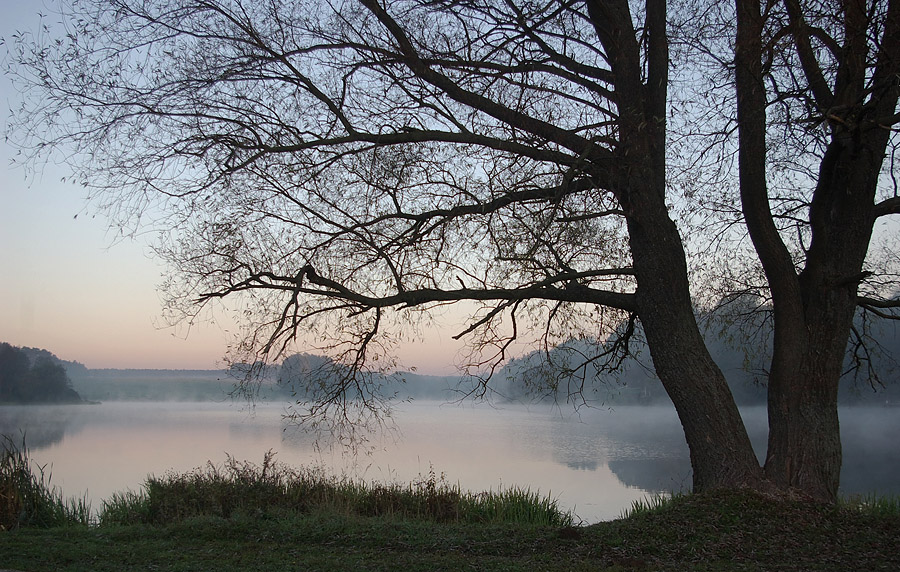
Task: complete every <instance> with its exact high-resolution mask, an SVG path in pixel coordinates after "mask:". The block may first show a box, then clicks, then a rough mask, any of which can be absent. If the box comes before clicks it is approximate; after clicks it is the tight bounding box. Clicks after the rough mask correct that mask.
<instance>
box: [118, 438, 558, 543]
mask: <svg viewBox="0 0 900 572" xmlns="http://www.w3.org/2000/svg"><path fill="white" fill-rule="evenodd" d="M311 512H329V513H337V514H342V515H358V516H374V517H388V518H398V519H420V520H421V519H424V520H433V521H436V522H462V523H467V522H479V523H517V524H532V525H547V526H569V525H571V524H572V521H573V516H572V514H571V513H568V512H564V511H562V510H560V509H559V507H558V505H557V502H556V500H555V499H553V498H551V497H549V496H542V495H540V494H539V493H537V492H534V491H531V490H530V489H521V488H516V487H511V488H506V489H500V490H498V491H496V492H493V491H490V492H486V493H477V494H476V493H470V492H466V491H463V490H461V488H460V487H459V485H458V484H457V485H451V484H450V483H448V482H447V479H446V477H445V476H444V475H443V474H441V475H440V476H438V475H436V474H435V471H434V469H433V468H432V469H431V470H430V471H429V473H428V474H427V475H425V476H421V475H420V477H419V478H418V479H416V480H414V481H413V482H411V483H408V484H400V483H366V482H362V481H358V480H355V479H351V478H349V477H346V476H342V477H338V476H333V475H328V474H327V473H326V472H325V470H324V469H322V468H318V467H301V468H294V467H290V466H287V465H284V464H281V463H277V462H275V460H274V453H272V452H271V451H269V452H268V453H266V455H265V456H264V458H263V462H262V464H260V465H256V464H253V463H250V462H247V461H236V460H235V459H233V458H232V457H227V461H226V462H225V464H224V465H223V466H216V465H213V464H211V463H208V464H207V465H206V466H205V467H203V468H200V469H196V470H194V471H191V472H188V473H181V474H177V473H167V474H165V475H163V476H162V477H150V478H148V479H147V481H146V482H145V483H144V487H143V490H142V491H140V492H131V491H129V492H127V493H121V494H118V495H114V496H113V497H112V498H111V499H109V500H107V501H105V502H104V503H103V508H102V510H101V513H100V524H101V525H105V524H135V523H149V524H167V523H172V522H179V521H183V520H185V519H189V518H193V517H207V516H213V517H221V518H232V517H236V516H242V517H253V518H277V517H279V516H284V515H289V514H304V513H311Z"/></svg>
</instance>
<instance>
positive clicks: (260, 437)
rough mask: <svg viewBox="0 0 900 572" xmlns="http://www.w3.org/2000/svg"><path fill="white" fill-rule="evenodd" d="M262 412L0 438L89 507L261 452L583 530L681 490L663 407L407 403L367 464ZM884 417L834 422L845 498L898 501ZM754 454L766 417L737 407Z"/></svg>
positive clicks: (38, 416) (89, 416)
mask: <svg viewBox="0 0 900 572" xmlns="http://www.w3.org/2000/svg"><path fill="white" fill-rule="evenodd" d="M282 413H283V409H282V406H280V405H277V404H271V403H269V404H263V405H261V406H259V407H257V408H256V409H255V410H254V411H253V412H252V414H251V412H249V411H247V410H246V409H244V408H242V407H240V406H238V405H234V404H228V403H125V402H107V403H104V404H101V405H79V406H28V407H18V406H14V407H10V406H4V407H0V432H2V433H4V434H8V435H12V436H13V437H15V436H20V435H21V434H22V432H25V434H26V437H27V442H28V446H29V448H30V449H31V451H32V455H33V457H34V458H35V460H36V461H37V462H38V463H41V464H45V463H47V464H50V465H52V474H53V482H54V484H56V485H57V486H60V487H61V488H62V489H63V491H64V492H65V493H66V494H67V495H72V496H77V495H81V494H84V493H85V492H86V491H87V492H89V493H90V497H91V498H92V499H93V500H94V504H95V508H98V507H99V503H100V499H104V498H109V497H110V496H111V495H112V493H113V492H117V491H122V490H125V489H128V488H130V489H136V488H138V487H139V486H140V485H141V483H142V482H143V481H144V479H145V478H146V476H147V475H148V474H151V473H152V474H162V473H164V472H165V471H167V470H170V469H171V470H175V471H188V470H191V469H194V468H196V467H198V466H202V465H203V464H204V463H205V462H206V461H207V460H209V461H211V462H213V463H222V462H223V461H224V460H225V455H226V453H227V454H229V455H231V456H233V457H235V458H237V459H242V460H243V459H246V460H250V461H255V462H259V461H261V460H262V457H263V455H264V454H265V452H266V451H267V450H269V449H273V450H275V451H277V453H278V456H277V459H278V460H280V461H282V462H285V463H288V464H291V465H311V464H312V465H325V466H327V467H329V468H330V469H331V470H332V471H333V472H335V473H337V474H342V473H343V474H347V475H351V476H355V477H358V478H362V479H366V480H379V481H403V482H408V481H411V480H415V479H417V478H419V477H420V476H421V475H425V474H427V473H428V471H429V470H430V469H431V468H432V467H433V468H434V470H435V471H437V472H438V473H440V472H442V471H443V472H445V473H446V477H447V479H448V480H449V481H450V482H452V483H459V484H460V486H462V487H463V488H466V489H470V490H487V489H495V490H496V489H497V488H498V487H499V486H508V485H513V484H516V485H521V486H527V487H530V488H531V489H532V490H535V489H536V490H539V491H541V492H542V493H549V494H552V495H553V496H556V497H558V498H559V501H560V504H561V505H562V506H564V507H565V508H574V509H575V511H576V513H577V514H578V515H579V516H580V517H581V518H583V519H584V520H585V521H587V522H594V521H597V520H602V519H609V518H615V517H617V516H618V515H619V514H621V512H622V510H623V509H625V508H627V507H629V506H630V505H631V503H632V502H633V501H634V500H636V499H639V498H642V497H643V496H645V495H646V494H648V493H655V492H665V491H672V490H682V489H687V488H689V487H690V482H691V470H690V463H689V460H688V451H687V447H686V445H685V443H684V438H683V435H682V433H681V431H680V427H679V424H678V419H677V416H675V414H674V412H673V411H672V410H671V409H669V408H664V407H658V408H656V407H647V408H642V407H622V408H618V409H616V410H582V411H581V412H580V413H579V414H577V415H576V414H574V413H572V412H567V411H561V410H558V409H550V408H544V407H532V408H526V407H521V406H509V407H502V408H491V407H486V406H482V407H474V406H471V405H470V406H462V407H460V406H448V405H440V404H437V403H429V402H424V403H413V404H410V405H407V406H404V408H403V409H402V410H401V411H400V412H399V413H398V416H397V424H398V426H399V428H400V430H401V434H400V438H399V439H398V440H396V441H394V440H391V439H384V440H381V441H379V440H375V441H374V442H373V444H374V445H375V446H374V447H373V449H372V450H371V451H369V452H368V453H367V454H364V455H361V456H358V457H350V456H347V455H345V454H343V452H342V450H340V449H330V448H328V447H325V448H321V449H320V448H317V447H316V446H315V443H314V442H313V438H312V437H311V436H310V435H309V434H307V433H305V432H303V431H298V430H296V429H295V428H292V427H290V426H286V425H285V422H284V421H283V420H282ZM896 413H897V411H895V410H891V409H881V408H874V409H867V410H864V411H859V410H853V409H850V410H846V411H843V412H842V432H843V439H844V451H845V453H844V472H843V474H842V481H843V484H842V490H843V492H845V493H846V494H851V493H865V492H872V491H878V492H880V493H895V494H896V493H900V483H898V481H897V479H896V477H895V475H896V474H897V473H898V470H900V452H898V450H897V448H896V447H895V446H894V445H893V441H892V440H893V439H895V437H896V435H897V434H898V429H900V416H898V415H897V414H896ZM742 414H743V415H744V417H745V421H746V423H747V426H748V431H749V432H750V434H751V438H752V440H753V441H754V445H755V447H756V449H757V451H758V452H759V453H761V452H763V451H764V449H765V439H766V432H765V409H764V408H751V409H749V410H744V411H742Z"/></svg>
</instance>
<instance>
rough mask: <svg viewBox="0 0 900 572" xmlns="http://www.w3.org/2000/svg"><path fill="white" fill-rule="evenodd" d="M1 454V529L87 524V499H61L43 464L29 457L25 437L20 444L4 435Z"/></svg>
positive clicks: (88, 508)
mask: <svg viewBox="0 0 900 572" xmlns="http://www.w3.org/2000/svg"><path fill="white" fill-rule="evenodd" d="M0 455H2V456H0V530H12V529H15V528H19V527H25V526H27V527H39V528H50V527H56V526H68V525H87V524H90V522H91V508H90V504H89V503H88V502H87V500H86V499H85V498H81V499H69V500H66V499H64V498H63V497H62V494H61V492H60V491H59V490H58V489H57V488H56V487H52V486H51V485H50V477H51V475H50V473H49V472H46V471H45V469H46V466H40V465H35V464H34V463H33V462H32V461H31V459H29V457H28V448H27V447H26V445H25V438H24V437H23V438H22V444H21V445H17V444H16V443H15V442H14V441H13V440H12V438H10V437H8V436H6V435H3V437H2V441H0Z"/></svg>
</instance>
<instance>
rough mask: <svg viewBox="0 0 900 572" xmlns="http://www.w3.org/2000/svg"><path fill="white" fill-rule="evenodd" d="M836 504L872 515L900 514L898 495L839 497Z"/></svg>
mask: <svg viewBox="0 0 900 572" xmlns="http://www.w3.org/2000/svg"><path fill="white" fill-rule="evenodd" d="M838 506H841V507H843V508H847V509H850V510H855V511H859V512H863V513H866V514H870V515H873V516H880V517H887V516H900V496H879V495H875V494H869V495H853V496H850V497H847V498H842V499H839V501H838Z"/></svg>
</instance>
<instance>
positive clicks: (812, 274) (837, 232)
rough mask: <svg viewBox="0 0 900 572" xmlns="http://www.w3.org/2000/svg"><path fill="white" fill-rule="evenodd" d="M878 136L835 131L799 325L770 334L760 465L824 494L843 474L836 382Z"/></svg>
mask: <svg viewBox="0 0 900 572" xmlns="http://www.w3.org/2000/svg"><path fill="white" fill-rule="evenodd" d="M866 135H869V136H866ZM882 140H883V137H882V135H881V134H880V133H878V132H877V131H875V130H872V131H869V132H868V133H860V132H857V133H854V134H852V135H851V134H849V133H841V132H838V133H835V134H834V136H833V137H832V140H831V143H830V145H829V147H828V150H827V151H826V154H825V156H824V158H823V160H822V163H821V167H820V171H819V180H818V184H817V187H816V190H815V193H814V195H813V201H812V205H811V207H810V222H811V228H812V242H811V244H810V248H809V251H808V253H807V259H806V266H805V268H804V270H803V272H802V273H801V274H800V275H799V280H798V283H799V286H800V293H801V301H800V304H801V306H800V307H799V308H794V309H793V310H792V314H797V313H799V314H801V315H802V319H801V321H800V322H799V325H800V326H802V327H803V328H804V330H805V331H804V332H797V333H798V335H797V336H796V338H794V339H791V338H790V337H788V336H785V335H781V336H780V337H777V338H776V343H777V344H780V347H779V348H778V350H779V351H777V352H776V353H775V356H774V359H773V362H772V370H771V374H770V377H769V448H768V453H767V456H766V464H765V470H766V475H767V476H768V477H769V478H770V479H771V480H772V481H773V482H774V483H776V484H777V485H779V486H781V487H784V488H791V489H799V490H800V491H802V492H803V493H804V494H806V495H808V496H810V497H812V498H814V499H816V500H821V501H826V502H833V501H834V500H836V498H837V492H838V487H839V484H840V470H841V457H842V453H841V439H840V423H839V419H838V406H837V397H838V385H839V382H840V378H841V373H842V368H843V362H844V356H845V354H846V349H847V342H848V340H849V337H850V328H851V326H852V323H853V316H854V314H855V310H856V304H857V290H858V287H859V283H860V281H861V279H862V277H863V273H862V270H863V265H864V263H865V258H866V252H867V250H868V245H869V241H870V239H871V234H872V229H873V227H874V222H875V215H874V199H875V189H876V185H877V179H878V173H879V171H880V168H881V157H882V154H883V150H884V147H883V146H882V145H883V144H886V141H884V142H883V141H882ZM776 327H777V326H776ZM798 327H799V326H798V325H794V326H793V328H792V331H796V330H797V329H798ZM785 329H786V328H785Z"/></svg>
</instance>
